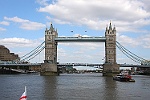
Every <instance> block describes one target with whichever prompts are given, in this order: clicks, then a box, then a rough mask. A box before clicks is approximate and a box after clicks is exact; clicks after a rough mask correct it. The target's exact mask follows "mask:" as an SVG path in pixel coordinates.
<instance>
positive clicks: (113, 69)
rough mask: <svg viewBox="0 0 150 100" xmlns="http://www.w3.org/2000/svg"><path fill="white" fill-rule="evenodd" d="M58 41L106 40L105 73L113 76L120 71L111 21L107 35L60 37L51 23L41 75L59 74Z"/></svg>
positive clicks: (114, 32)
mask: <svg viewBox="0 0 150 100" xmlns="http://www.w3.org/2000/svg"><path fill="white" fill-rule="evenodd" d="M58 42H104V43H105V63H104V64H103V75H104V76H112V75H113V74H117V73H119V64H117V62H116V28H115V27H113V28H112V25H111V23H110V25H109V27H106V31H105V37H82V36H78V37H58V33H57V30H55V29H54V28H53V25H52V24H51V26H50V29H47V28H46V30H45V60H44V63H43V64H42V65H41V75H58V70H57V44H58Z"/></svg>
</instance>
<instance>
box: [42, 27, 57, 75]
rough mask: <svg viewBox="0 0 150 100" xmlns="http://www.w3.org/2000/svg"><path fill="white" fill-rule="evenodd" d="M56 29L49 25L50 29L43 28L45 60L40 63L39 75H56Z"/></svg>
mask: <svg viewBox="0 0 150 100" xmlns="http://www.w3.org/2000/svg"><path fill="white" fill-rule="evenodd" d="M56 37H58V33H57V30H55V29H54V28H53V25H52V24H51V25H50V29H47V28H46V30H45V60H44V63H43V64H42V65H41V73H40V74H41V75H58V71H57V42H55V38H56Z"/></svg>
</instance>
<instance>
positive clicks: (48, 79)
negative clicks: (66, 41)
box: [0, 73, 150, 100]
mask: <svg viewBox="0 0 150 100" xmlns="http://www.w3.org/2000/svg"><path fill="white" fill-rule="evenodd" d="M132 77H133V78H134V79H135V81H136V82H118V81H114V80H112V77H103V76H102V74H101V73H94V74H93V73H92V74H61V75H60V76H40V75H38V74H19V75H0V100H19V98H20V96H21V95H22V93H23V92H24V87H25V86H26V87H27V97H28V100H142V99H143V100H150V76H141V75H134V76H132Z"/></svg>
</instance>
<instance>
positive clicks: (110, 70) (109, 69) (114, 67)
mask: <svg viewBox="0 0 150 100" xmlns="http://www.w3.org/2000/svg"><path fill="white" fill-rule="evenodd" d="M119 67H120V65H119V64H110V63H105V64H104V65H103V76H114V75H116V74H119V73H120V71H119Z"/></svg>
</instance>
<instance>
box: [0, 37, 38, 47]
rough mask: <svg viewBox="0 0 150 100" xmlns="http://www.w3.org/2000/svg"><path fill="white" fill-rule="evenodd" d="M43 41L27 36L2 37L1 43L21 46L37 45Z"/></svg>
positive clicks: (9, 45) (8, 45)
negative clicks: (30, 38)
mask: <svg viewBox="0 0 150 100" xmlns="http://www.w3.org/2000/svg"><path fill="white" fill-rule="evenodd" d="M40 42H41V41H38V40H29V39H25V38H16V37H14V38H3V39H0V43H1V45H5V46H7V47H10V48H15V47H17V48H20V47H24V48H26V47H36V46H37V45H39V44H40Z"/></svg>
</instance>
